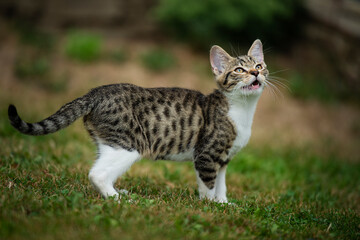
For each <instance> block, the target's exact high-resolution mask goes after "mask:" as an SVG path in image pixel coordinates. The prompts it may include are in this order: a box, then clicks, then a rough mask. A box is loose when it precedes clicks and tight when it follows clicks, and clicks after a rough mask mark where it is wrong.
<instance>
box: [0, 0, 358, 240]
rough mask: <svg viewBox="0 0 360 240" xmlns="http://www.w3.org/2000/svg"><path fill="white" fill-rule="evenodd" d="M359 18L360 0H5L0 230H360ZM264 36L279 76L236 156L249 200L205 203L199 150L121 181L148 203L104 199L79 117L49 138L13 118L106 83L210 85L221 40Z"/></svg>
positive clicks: (237, 43)
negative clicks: (186, 159)
mask: <svg viewBox="0 0 360 240" xmlns="http://www.w3.org/2000/svg"><path fill="white" fill-rule="evenodd" d="M359 19H360V2H359V1H356V0H343V1H337V0H303V1H302V0H267V1H260V0H252V1H251V0H227V1H218V0H203V1H189V0H158V1H157V0H136V1H125V0H103V1H98V0H74V1H61V0H49V1H43V0H33V1H12V0H3V1H1V2H0V73H1V76H0V143H1V146H2V148H1V149H0V160H1V161H0V169H1V170H0V179H1V180H2V181H1V189H2V193H3V195H2V197H1V198H0V208H1V216H0V238H1V239H22V238H27V239H32V238H33V239H39V236H41V237H40V238H41V239H61V238H62V239H63V237H62V236H65V238H77V239H82V238H87V239H99V238H100V239H113V238H116V237H117V236H118V234H124V236H125V238H128V239H142V238H146V237H150V238H154V239H162V238H165V239H166V238H169V237H171V236H173V237H174V239H181V238H183V235H182V234H187V235H186V236H188V237H185V239H192V238H196V239H221V238H232V239H239V238H241V237H244V238H313V239H317V238H319V239H321V238H324V239H329V238H334V239H339V238H345V239H355V238H359V237H360V235H359V232H360V227H359V226H360V218H359V213H360V210H359V206H360V195H359V194H360V189H359V186H360V183H359V179H360V151H359V146H360V105H359V103H360V87H359V85H360V68H359V66H360V44H359V42H360V41H359V40H360V20H359ZM257 38H259V39H261V40H262V42H263V44H264V52H265V61H266V63H267V65H268V68H269V70H270V74H271V81H272V82H273V83H274V84H275V85H276V86H277V88H276V89H267V90H266V91H265V92H264V94H263V96H262V97H261V99H260V102H259V104H258V108H257V112H256V114H255V118H254V123H253V128H252V137H251V140H250V142H249V146H248V147H247V148H246V149H245V150H244V151H243V152H242V153H240V154H239V155H237V156H236V157H235V159H234V160H233V161H232V162H231V163H230V165H229V175H228V188H229V196H230V199H231V200H232V202H235V203H237V204H238V205H237V206H239V207H238V208H236V207H234V208H226V207H224V206H220V205H216V204H211V203H208V202H198V199H197V197H196V191H197V190H196V183H195V176H194V174H193V172H192V166H191V164H186V163H184V164H176V163H152V162H149V161H143V162H141V163H139V164H138V165H135V166H133V168H132V170H131V171H130V173H128V174H127V175H125V177H124V178H123V179H122V180H120V181H119V182H118V183H117V185H118V186H119V188H121V187H122V185H125V186H126V187H127V188H128V189H129V190H130V192H131V194H132V195H131V196H132V198H133V199H135V200H136V201H134V202H133V203H131V202H126V203H123V204H120V205H116V204H113V203H112V202H109V201H104V200H102V199H101V197H100V196H99V195H97V193H96V192H95V191H94V190H93V189H92V188H91V186H90V183H89V182H88V180H87V176H86V175H87V171H88V170H89V168H90V167H91V164H92V162H93V159H94V158H95V154H94V152H95V148H94V145H92V143H91V141H90V140H89V137H88V136H87V133H86V132H85V130H84V129H83V128H82V127H81V121H77V122H76V123H75V125H74V126H71V127H69V128H68V129H66V130H63V131H61V132H59V133H56V134H54V135H50V136H45V137H36V138H35V137H27V136H24V135H21V134H19V133H17V132H16V131H15V130H13V129H12V128H11V126H10V125H9V123H8V120H7V107H8V104H10V103H12V104H15V105H16V106H17V107H18V110H19V113H20V115H21V116H22V117H23V118H24V119H25V120H27V121H29V122H34V121H38V120H40V119H42V118H44V117H45V116H48V115H49V114H51V113H53V112H54V111H56V110H57V109H58V108H59V107H60V106H61V105H63V104H64V103H66V102H68V101H71V100H73V99H74V98H75V97H78V96H81V95H82V94H85V93H86V92H87V91H88V90H89V89H91V88H93V87H96V86H99V85H103V84H112V83H125V82H127V83H133V84H137V85H140V86H143V87H184V88H191V89H196V90H200V91H202V92H203V93H210V92H211V91H212V90H213V89H214V88H216V84H215V83H214V81H213V79H212V78H213V76H212V74H211V70H210V64H209V59H208V51H209V49H210V47H211V46H212V45H214V44H218V45H220V46H222V47H223V48H224V49H226V50H227V51H228V52H229V53H230V54H231V55H233V56H236V55H242V54H245V53H247V50H248V48H249V46H250V45H251V43H252V42H253V41H254V40H255V39H257ZM133 179H134V180H133ZM179 199H180V200H179ZM56 209H60V210H56ZM144 212H145V216H146V217H143V213H144ZM57 218H63V219H65V220H64V221H60V222H59V221H58V220H56V219H57ZM164 219H166V221H163V220H164ZM214 219H215V220H214ZM33 222H35V223H36V224H32V223H33ZM48 225H49V226H50V228H49V229H48V230H46V227H44V226H48ZM129 226H132V227H131V228H130V227H129ZM219 226H220V227H219ZM34 227H35V233H33V234H32V233H31V231H32V229H33V228H34ZM137 228H142V229H144V231H143V232H141V233H139V232H138V231H136V229H137ZM69 229H70V230H69ZM127 229H130V230H128V231H127ZM164 229H166V230H164ZM64 234H65V235H64ZM162 234H163V235H162Z"/></svg>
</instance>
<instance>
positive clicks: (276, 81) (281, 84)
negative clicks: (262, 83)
mask: <svg viewBox="0 0 360 240" xmlns="http://www.w3.org/2000/svg"><path fill="white" fill-rule="evenodd" d="M268 81H270V82H272V83H273V84H274V85H276V86H277V87H280V88H282V89H284V90H286V91H288V92H291V89H290V87H289V86H288V85H287V83H288V82H287V83H284V82H283V81H284V79H281V80H280V79H276V78H273V77H268Z"/></svg>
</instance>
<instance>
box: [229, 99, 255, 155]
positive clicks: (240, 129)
mask: <svg viewBox="0 0 360 240" xmlns="http://www.w3.org/2000/svg"><path fill="white" fill-rule="evenodd" d="M255 107H256V106H242V105H240V106H239V105H238V106H231V107H230V109H229V113H228V117H229V118H230V119H231V121H232V123H233V124H234V126H235V130H236V137H235V140H234V142H233V144H232V147H231V148H230V151H229V158H232V157H233V156H234V155H235V154H236V153H237V152H239V151H240V150H241V149H242V148H243V147H245V146H246V144H247V143H248V142H249V139H250V136H251V126H252V122H253V116H254V112H255Z"/></svg>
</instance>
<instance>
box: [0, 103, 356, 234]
mask: <svg viewBox="0 0 360 240" xmlns="http://www.w3.org/2000/svg"><path fill="white" fill-rule="evenodd" d="M79 124H80V123H79V122H78V123H76V126H72V127H70V128H69V129H66V130H63V131H60V132H58V133H56V134H53V135H50V136H44V137H31V136H24V135H21V134H19V133H17V132H16V131H15V130H13V129H12V128H11V127H10V126H9V124H8V122H7V119H6V111H5V109H4V108H2V110H1V111H0V139H1V142H2V148H1V150H0V158H1V162H0V179H1V181H0V189H1V193H2V194H1V197H0V206H1V208H0V213H1V214H0V238H1V239H117V238H119V236H121V238H122V239H170V238H171V239H240V238H290V239H292V238H300V239H303V238H306V239H310V238H311V239H358V238H360V216H359V199H360V178H359V173H360V165H359V163H350V162H347V161H344V159H339V158H338V157H336V156H335V155H332V156H322V157H320V156H318V155H316V154H313V153H312V151H311V149H297V148H295V147H289V148H284V149H282V150H274V149H271V148H260V147H259V146H250V147H248V148H246V149H245V150H244V151H243V152H242V153H240V154H239V155H238V156H236V157H235V159H234V160H233V161H232V162H231V163H230V165H229V170H228V175H227V179H228V181H227V182H228V184H227V185H228V196H229V198H230V201H231V202H232V203H235V204H234V205H223V204H217V203H213V202H208V201H200V200H199V199H198V196H197V190H196V183H195V175H194V172H193V167H192V165H191V163H170V162H164V161H160V162H151V161H147V160H143V161H141V162H139V163H137V164H135V165H134V166H133V167H132V169H131V171H130V172H128V173H127V174H126V175H125V176H124V177H123V178H121V180H120V181H119V182H117V184H116V185H117V187H118V188H125V189H128V190H129V191H130V195H129V196H124V197H123V200H122V201H121V203H116V202H115V201H113V200H111V199H109V200H104V199H102V198H101V197H100V196H99V194H98V193H97V192H96V191H95V190H94V189H93V188H92V186H91V185H90V183H89V181H88V179H87V173H88V170H89V168H90V167H91V163H92V159H93V158H94V156H95V154H94V151H95V149H94V146H93V145H92V143H91V142H90V141H89V139H88V137H87V136H86V134H85V132H84V131H78V130H77V129H78V126H77V125H79ZM130 198H131V199H132V201H131V202H130V201H128V200H129V199H130Z"/></svg>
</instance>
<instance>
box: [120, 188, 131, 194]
mask: <svg viewBox="0 0 360 240" xmlns="http://www.w3.org/2000/svg"><path fill="white" fill-rule="evenodd" d="M118 192H119V193H120V194H122V195H128V194H129V191H128V190H126V189H120V190H118Z"/></svg>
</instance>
